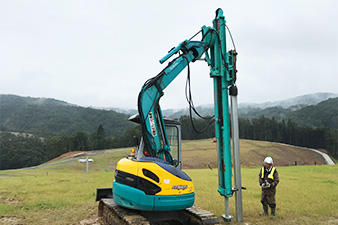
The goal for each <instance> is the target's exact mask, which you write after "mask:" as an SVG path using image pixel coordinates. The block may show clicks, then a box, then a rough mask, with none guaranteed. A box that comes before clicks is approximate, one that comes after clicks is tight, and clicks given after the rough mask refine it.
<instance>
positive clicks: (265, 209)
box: [259, 205, 268, 216]
mask: <svg viewBox="0 0 338 225" xmlns="http://www.w3.org/2000/svg"><path fill="white" fill-rule="evenodd" d="M263 210H264V212H261V213H259V215H260V216H267V215H268V205H263Z"/></svg>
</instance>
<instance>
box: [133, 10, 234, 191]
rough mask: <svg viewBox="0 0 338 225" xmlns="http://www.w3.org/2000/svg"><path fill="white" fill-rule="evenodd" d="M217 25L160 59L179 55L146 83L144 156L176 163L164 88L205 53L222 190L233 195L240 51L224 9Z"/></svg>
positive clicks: (143, 90) (142, 106) (140, 99)
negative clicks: (233, 108)
mask: <svg viewBox="0 0 338 225" xmlns="http://www.w3.org/2000/svg"><path fill="white" fill-rule="evenodd" d="M213 25H214V26H213V27H206V26H203V27H202V40H201V41H190V40H185V41H183V42H182V43H180V44H179V45H178V46H177V47H175V48H173V49H172V50H171V51H169V53H168V54H167V55H166V56H164V57H163V58H162V59H161V60H160V63H163V62H165V61H166V60H168V59H169V58H170V57H172V56H173V55H175V54H179V55H178V57H176V58H174V59H173V60H172V61H170V62H169V64H168V66H167V67H166V68H164V69H163V70H162V71H161V72H160V73H159V74H158V75H157V76H155V77H153V78H151V79H149V80H147V81H146V82H145V84H144V85H143V86H142V88H141V91H140V93H139V97H138V111H139V115H140V119H141V126H142V135H143V140H144V143H145V147H144V150H143V153H144V155H146V156H151V157H158V158H160V159H163V160H165V161H167V162H169V163H171V164H173V160H172V157H171V155H170V145H169V144H168V138H167V134H166V130H165V127H164V121H163V116H162V111H161V107H160V104H159V100H160V98H161V97H162V96H163V90H164V89H165V88H166V87H167V86H168V85H169V84H170V83H171V82H172V81H173V80H174V79H175V78H176V77H177V76H178V75H179V74H180V73H181V71H182V70H183V69H184V68H186V67H187V65H188V64H189V63H191V62H195V61H196V60H197V59H200V58H201V57H202V55H203V54H204V55H205V60H206V61H207V63H208V65H209V66H210V77H211V78H213V80H214V103H215V104H214V106H215V107H214V111H215V133H216V138H217V140H218V141H217V143H218V144H217V149H218V165H219V168H218V169H219V188H218V191H219V193H220V194H221V195H223V196H226V197H231V196H232V192H233V191H232V181H231V179H232V167H231V148H230V128H229V127H230V124H229V123H230V122H229V102H228V96H229V93H228V89H229V86H231V85H234V83H235V81H236V54H237V53H236V52H235V51H229V52H227V51H226V36H225V29H226V25H225V20H224V16H223V12H222V10H217V11H216V18H215V19H214V21H213Z"/></svg>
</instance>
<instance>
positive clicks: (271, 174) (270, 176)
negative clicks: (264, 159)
mask: <svg viewBox="0 0 338 225" xmlns="http://www.w3.org/2000/svg"><path fill="white" fill-rule="evenodd" d="M275 170H276V168H275V167H272V170H271V172H270V174H269V176H268V178H270V179H271V180H274V179H275V178H274V177H273V174H274V173H275ZM264 171H265V169H264V166H263V167H262V179H263V178H264Z"/></svg>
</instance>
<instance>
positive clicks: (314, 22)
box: [0, 0, 338, 109]
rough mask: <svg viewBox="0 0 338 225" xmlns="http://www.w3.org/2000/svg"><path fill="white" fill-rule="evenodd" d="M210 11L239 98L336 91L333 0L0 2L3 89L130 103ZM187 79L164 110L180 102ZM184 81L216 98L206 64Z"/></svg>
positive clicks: (198, 95) (199, 97)
mask: <svg viewBox="0 0 338 225" xmlns="http://www.w3.org/2000/svg"><path fill="white" fill-rule="evenodd" d="M217 8H222V9H223V11H224V15H225V18H226V21H227V25H228V27H229V28H230V30H231V32H232V35H233V38H234V41H235V44H236V48H237V52H238V53H239V55H238V61H237V62H238V64H237V68H238V74H237V76H238V81H237V86H238V88H239V95H238V100H239V102H240V103H243V102H254V103H261V102H266V101H276V100H282V99H286V98H291V97H296V96H299V95H304V94H311V93H316V92H332V93H338V13H337V9H338V1H335V0H320V1H318V0H297V1H295V0H284V1H272V0H257V1H252V0H238V1H225V0H223V1H215V0H208V1H205V0H201V1H199V0H187V1H185V0H170V1H160V0H144V1H139V0H123V1H116V0H110V1H108V0H95V1H94V0H92V1H86V0H54V1H51V0H49V1H47V0H22V1H17V0H0V79H1V80H0V94H15V95H20V96H31V97H48V98H55V99H59V100H63V101H67V102H69V103H73V104H77V105H80V106H93V107H120V108H131V109H136V107H137V96H138V92H139V90H140V88H141V86H142V85H143V83H144V82H145V81H146V80H147V79H149V78H150V77H153V76H155V75H157V74H158V73H159V72H160V71H161V70H162V69H163V68H164V67H165V65H161V64H160V63H159V59H161V58H162V57H163V56H164V55H166V53H167V52H168V51H169V50H170V49H171V48H172V47H175V46H177V45H178V44H179V43H180V42H182V41H183V40H185V39H189V38H190V37H191V36H193V35H194V34H195V33H197V32H198V31H199V30H200V28H201V27H202V26H203V25H206V26H212V20H213V19H214V17H215V11H216V9H217ZM200 39H201V36H197V38H196V39H195V40H200ZM232 48H233V47H232V45H231V42H230V39H228V49H232ZM186 76H187V71H186V70H184V71H183V72H182V73H181V74H180V75H179V77H178V78H177V79H176V80H175V81H174V82H173V83H172V85H170V86H169V87H168V88H167V89H165V95H164V97H163V98H162V100H161V106H162V108H163V109H168V108H184V107H187V103H186V100H185V95H184V86H185V80H186ZM191 82H192V94H193V99H194V103H195V105H203V104H211V103H213V90H212V79H211V78H210V77H209V68H208V66H207V65H206V63H204V62H196V63H193V64H191Z"/></svg>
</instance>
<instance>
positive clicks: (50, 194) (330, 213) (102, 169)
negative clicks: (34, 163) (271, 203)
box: [0, 140, 338, 225]
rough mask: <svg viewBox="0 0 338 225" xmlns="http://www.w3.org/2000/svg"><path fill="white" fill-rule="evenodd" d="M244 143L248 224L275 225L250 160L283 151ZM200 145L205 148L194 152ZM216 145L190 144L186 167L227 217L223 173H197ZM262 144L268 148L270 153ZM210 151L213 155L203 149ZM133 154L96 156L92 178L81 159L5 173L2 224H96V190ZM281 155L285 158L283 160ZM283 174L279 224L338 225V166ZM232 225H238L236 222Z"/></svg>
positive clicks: (202, 198) (207, 201)
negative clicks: (220, 187) (254, 153)
mask: <svg viewBox="0 0 338 225" xmlns="http://www.w3.org/2000/svg"><path fill="white" fill-rule="evenodd" d="M244 144H246V147H245V148H244V147H241V153H242V154H241V159H242V160H243V161H248V162H251V161H252V165H251V167H242V185H243V186H244V187H246V188H247V190H245V191H243V210H244V222H245V223H247V224H271V220H270V219H269V218H268V217H260V216H259V215H258V213H259V212H260V211H261V204H260V187H259V185H258V173H259V169H260V168H259V162H260V161H261V159H260V157H261V156H258V157H257V160H254V159H251V158H250V159H247V157H252V156H251V154H250V152H251V151H255V150H256V151H258V150H260V151H265V150H266V149H275V148H276V149H275V150H274V151H279V149H278V148H277V147H274V144H273V145H272V146H270V147H268V144H267V143H266V142H253V144H252V145H250V141H249V142H245V143H244ZM242 145H243V143H241V146H242ZM189 146H190V147H189ZM196 146H199V148H200V149H196V151H193V149H195V148H196ZM210 146H211V147H210ZM212 146H213V143H211V142H210V141H209V140H204V141H200V142H199V141H196V142H185V143H184V145H183V150H184V151H185V153H184V154H183V158H184V159H183V160H184V164H185V165H186V167H190V168H195V169H185V172H187V173H188V174H189V175H190V176H191V177H192V179H193V181H194V185H195V190H196V202H195V203H196V204H197V205H198V206H200V207H201V208H204V209H206V210H209V211H211V212H213V213H215V214H216V215H221V214H223V213H224V212H223V211H224V199H223V198H222V197H221V196H220V195H219V194H218V192H217V176H218V175H217V170H216V169H213V170H210V169H196V168H205V164H210V162H212V161H210V162H209V161H208V160H209V159H210V160H212V157H211V156H210V155H212V154H211V151H215V150H214V148H213V147H212ZM257 146H258V147H257ZM262 146H266V148H265V150H264V149H263V148H262ZM205 148H206V149H210V151H208V150H203V149H205ZM250 149H251V150H250ZM274 151H273V150H272V151H270V152H269V153H270V155H272V156H273V154H275V153H274ZM290 151H292V150H290ZM127 152H128V149H118V150H116V151H115V152H112V153H108V154H104V155H96V156H93V157H92V158H93V159H94V163H91V164H90V172H89V174H86V168H85V167H86V165H85V163H78V162H76V161H73V162H68V163H65V164H59V165H54V166H46V167H42V168H37V169H21V170H7V171H0V224H37V225H39V224H86V223H87V224H94V223H95V218H96V215H97V203H96V202H95V200H94V199H95V193H96V188H97V187H110V186H111V184H112V181H113V178H114V166H115V164H116V162H117V161H118V160H119V159H120V158H122V157H123V156H125V155H126V154H127ZM208 152H209V154H208ZM243 154H244V155H243ZM262 154H263V153H262ZM297 154H298V153H297ZM297 154H296V153H295V155H297ZM198 156H199V157H198ZM214 156H215V154H214ZM191 157H196V159H198V160H197V161H198V162H199V163H196V165H195V164H194V165H191V164H189V160H191ZM275 157H276V160H284V159H283V156H280V157H277V156H275ZM304 160H305V161H306V160H307V161H310V159H306V158H304ZM311 160H313V159H312V158H311ZM193 161H194V160H193ZM201 162H203V163H201ZM256 164H258V165H256ZM199 166H200V167H199ZM212 167H214V166H212ZM278 171H279V174H280V180H281V181H280V184H279V186H278V187H277V196H276V200H277V217H276V218H275V220H274V221H273V223H274V224H313V225H314V224H330V225H331V224H338V210H337V209H338V166H337V165H335V166H326V165H317V166H313V165H311V166H310V165H305V166H288V167H286V166H280V167H278ZM230 214H231V215H233V216H235V203H234V197H233V198H230ZM231 223H233V224H237V223H236V222H235V221H233V222H231Z"/></svg>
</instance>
